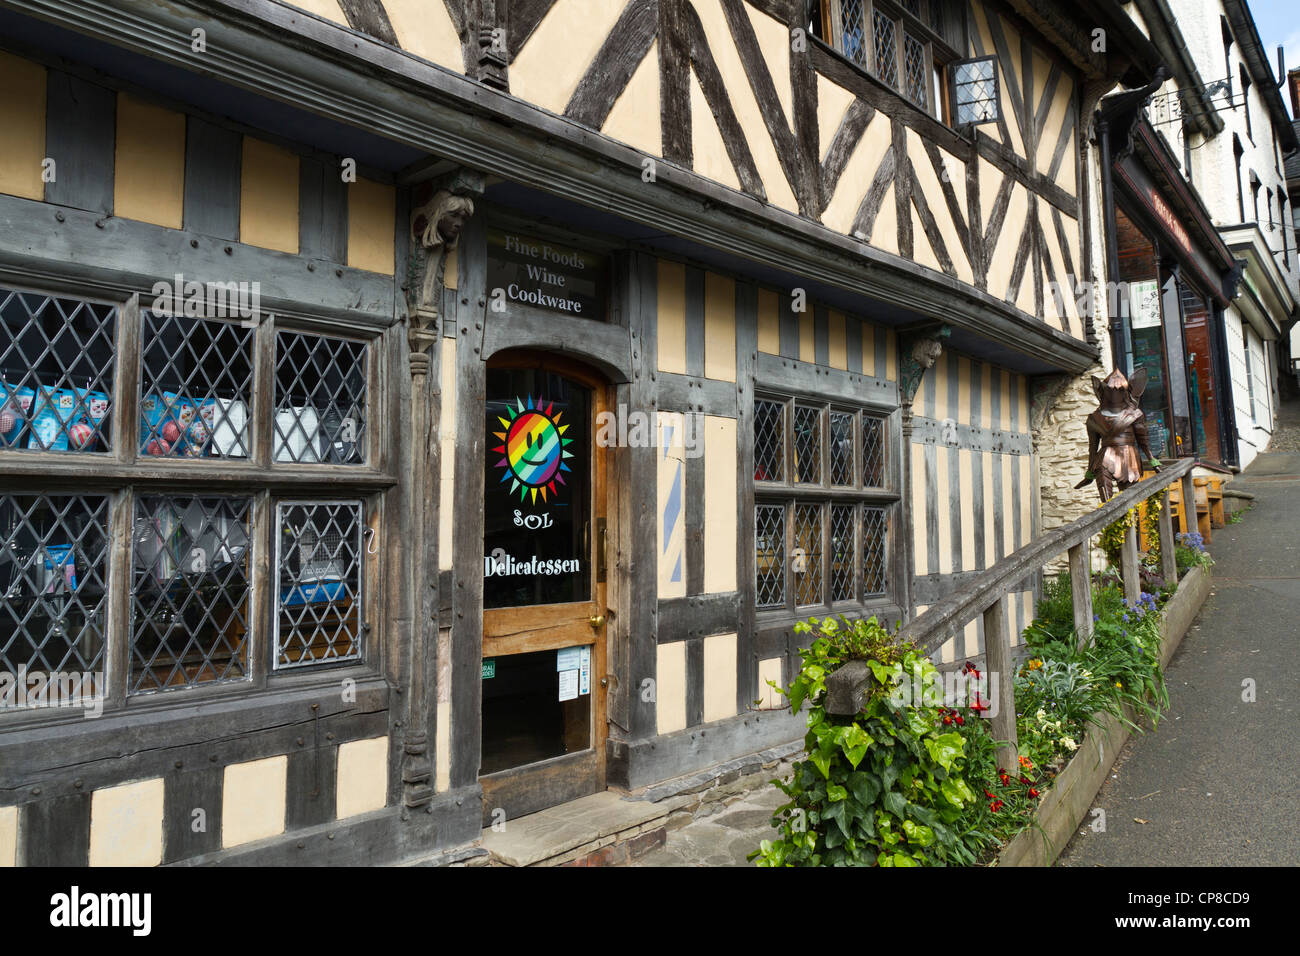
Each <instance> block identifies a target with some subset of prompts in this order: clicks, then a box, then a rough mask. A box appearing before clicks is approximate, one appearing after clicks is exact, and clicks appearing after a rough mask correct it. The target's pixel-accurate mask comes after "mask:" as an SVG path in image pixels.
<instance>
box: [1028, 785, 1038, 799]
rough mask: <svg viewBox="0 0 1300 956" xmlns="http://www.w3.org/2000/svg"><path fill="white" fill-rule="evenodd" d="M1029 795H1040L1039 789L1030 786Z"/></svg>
mask: <svg viewBox="0 0 1300 956" xmlns="http://www.w3.org/2000/svg"><path fill="white" fill-rule="evenodd" d="M1029 795H1030V796H1031V797H1037V796H1038V791H1037V790H1035V789H1034V788H1033V787H1030V788H1029Z"/></svg>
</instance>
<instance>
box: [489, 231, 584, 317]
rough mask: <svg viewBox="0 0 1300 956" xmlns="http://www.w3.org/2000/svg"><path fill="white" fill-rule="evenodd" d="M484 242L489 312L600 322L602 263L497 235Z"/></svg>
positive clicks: (551, 245) (543, 242) (540, 242)
mask: <svg viewBox="0 0 1300 956" xmlns="http://www.w3.org/2000/svg"><path fill="white" fill-rule="evenodd" d="M487 240H488V269H487V279H488V290H489V302H488V308H489V309H491V310H493V311H498V310H499V311H506V312H508V311H509V310H510V306H511V305H514V304H519V305H527V306H532V307H533V308H537V309H546V310H548V311H550V312H559V313H562V314H564V315H570V316H574V317H575V318H580V319H592V320H594V321H596V322H604V321H605V319H606V304H607V292H608V288H609V286H608V281H609V260H608V257H606V256H604V255H598V254H596V253H594V252H586V251H584V250H582V249H575V248H574V247H572V246H564V245H560V244H559V243H555V242H551V241H550V240H547V239H540V238H537V237H535V236H528V235H524V234H522V233H518V232H514V231H507V230H503V229H489V230H488V236H487Z"/></svg>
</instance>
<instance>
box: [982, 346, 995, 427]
mask: <svg viewBox="0 0 1300 956" xmlns="http://www.w3.org/2000/svg"><path fill="white" fill-rule="evenodd" d="M992 387H993V366H991V365H989V364H988V363H987V362H983V363H981V364H980V420H979V425H980V427H981V428H992V427H993V412H992V407H993V404H992V395H993V392H992V391H991V389H992Z"/></svg>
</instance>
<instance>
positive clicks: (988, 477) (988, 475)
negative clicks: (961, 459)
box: [980, 366, 1000, 568]
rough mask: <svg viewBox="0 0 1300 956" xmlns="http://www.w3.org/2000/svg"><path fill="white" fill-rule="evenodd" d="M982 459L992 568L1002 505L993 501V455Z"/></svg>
mask: <svg viewBox="0 0 1300 956" xmlns="http://www.w3.org/2000/svg"><path fill="white" fill-rule="evenodd" d="M987 367H988V366H985V368H987ZM980 458H981V459H982V461H983V467H982V468H981V471H982V473H983V474H982V480H983V482H984V567H986V568H991V567H993V565H995V564H997V561H998V557H999V556H998V555H996V554H994V550H995V545H996V539H995V538H994V535H993V519H994V516H995V515H997V513H998V507H999V505H1000V503H999V502H997V501H994V500H993V453H992V452H985V453H984V454H982V455H980Z"/></svg>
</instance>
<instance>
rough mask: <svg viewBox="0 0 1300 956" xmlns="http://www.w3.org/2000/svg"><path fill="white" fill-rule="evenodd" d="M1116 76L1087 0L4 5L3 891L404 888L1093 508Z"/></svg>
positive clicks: (616, 780)
mask: <svg viewBox="0 0 1300 956" xmlns="http://www.w3.org/2000/svg"><path fill="white" fill-rule="evenodd" d="M1156 65H1157V62H1156V56H1155V53H1154V50H1153V48H1152V47H1151V45H1150V43H1149V42H1148V41H1147V40H1146V39H1145V38H1144V37H1143V36H1142V34H1141V33H1140V32H1139V31H1138V30H1137V29H1136V28H1135V27H1134V26H1133V24H1132V22H1131V21H1130V20H1129V18H1128V17H1127V16H1125V15H1124V13H1123V11H1122V9H1121V8H1120V6H1119V4H1117V3H1111V2H1100V0H1083V2H1077V3H1070V4H1065V3H1057V2H1054V0H1048V2H1036V3H1032V4H1031V3H1026V2H1021V0H1010V2H1006V3H1003V2H1000V0H987V2H984V0H974V2H970V3H962V2H949V0H898V2H894V0H860V2H859V0H818V2H814V3H805V2H803V0H794V2H792V0H627V2H622V0H617V2H615V0H602V2H596V0H445V2H444V0H299V2H298V3H296V4H289V3H284V2H278V0H175V2H169V3H165V4H163V3H157V2H151V0H92V2H85V0H79V2H70V0H25V2H22V3H17V2H14V3H11V2H7V0H0V128H3V129H4V130H5V134H4V141H3V145H0V317H2V319H3V321H2V322H0V372H2V373H3V386H2V387H3V393H0V401H2V402H3V403H4V409H5V412H4V413H3V414H0V537H2V539H3V546H4V551H3V553H2V554H0V588H4V593H3V598H2V600H0V670H3V671H4V672H6V673H10V674H12V675H15V678H16V676H17V675H19V674H20V673H21V674H22V675H23V682H22V683H21V684H18V683H17V681H16V679H15V680H11V681H10V687H11V690H12V691H13V692H12V693H10V695H9V696H8V697H6V698H5V706H4V707H3V708H0V863H7V862H17V863H19V864H28V865H33V864H47V863H69V864H86V863H91V864H99V863H123V862H127V863H139V864H157V863H207V862H227V861H228V862H238V863H266V862H302V863H331V862H389V861H395V860H401V859H409V858H412V857H416V856H420V855H428V854H430V853H433V852H434V851H436V850H439V849H442V848H448V847H455V846H459V845H462V844H465V843H468V842H470V841H473V840H475V839H476V838H477V837H478V835H479V832H480V827H481V826H483V825H484V823H485V822H488V823H490V822H493V821H494V820H496V819H515V818H517V817H519V816H520V815H523V814H527V813H530V812H533V811H537V810H540V809H542V808H545V807H549V806H553V805H556V804H559V803H562V802H564V801H567V800H572V799H574V798H577V797H580V796H583V795H585V794H590V793H594V792H598V791H603V790H605V789H607V788H615V789H619V790H625V791H629V792H632V793H634V794H635V793H640V792H641V791H642V790H643V788H645V787H647V786H648V785H651V784H659V783H662V782H663V781H668V780H672V779H674V778H677V777H680V776H681V775H683V774H687V773H693V772H698V771H702V770H707V769H708V768H709V767H713V766H717V765H720V764H723V763H725V762H727V761H733V760H735V759H736V758H739V757H743V756H745V755H749V754H754V753H757V752H761V751H765V750H770V749H772V748H776V747H780V746H783V745H788V744H790V743H792V742H796V741H798V740H800V739H801V738H802V734H803V732H804V727H803V720H802V718H801V717H798V716H793V715H791V714H790V713H788V710H783V709H782V706H781V702H780V700H779V698H776V697H775V696H774V695H773V693H772V692H771V689H770V687H769V684H768V682H769V681H772V682H775V683H776V684H784V683H786V682H787V681H788V680H789V678H790V676H791V674H792V673H793V669H794V668H795V667H797V666H798V660H799V659H798V650H799V648H800V641H801V635H799V634H797V633H796V632H795V630H794V624H795V623H796V622H797V621H800V620H803V619H806V618H808V617H812V616H822V615H828V614H845V615H849V616H854V615H859V616H860V615H877V616H878V617H880V618H881V619H882V620H886V621H889V622H891V623H892V622H894V621H897V620H905V619H909V618H910V617H912V616H913V615H915V614H916V613H918V612H919V611H920V610H923V609H924V608H925V607H927V606H929V605H931V604H933V603H934V602H936V601H938V600H940V599H941V598H942V596H943V595H945V594H947V593H949V592H950V591H951V590H952V589H953V588H957V587H960V586H961V585H962V582H963V581H965V580H968V579H969V578H970V576H971V575H972V574H973V573H975V572H977V571H979V570H980V569H983V568H986V567H988V566H990V565H991V564H992V563H994V562H996V561H998V560H999V559H1000V558H1002V557H1004V556H1005V555H1007V554H1009V553H1011V552H1013V551H1015V550H1016V549H1017V548H1019V547H1021V546H1022V545H1024V544H1026V543H1027V542H1028V541H1029V540H1030V539H1031V538H1032V537H1033V536H1034V535H1035V534H1036V533H1037V531H1038V530H1039V529H1040V527H1042V526H1045V525H1047V524H1054V523H1058V522H1059V521H1060V520H1063V516H1064V515H1065V514H1066V513H1067V512H1068V511H1069V510H1070V509H1071V508H1073V509H1075V511H1076V513H1077V509H1079V508H1080V507H1087V504H1086V502H1083V501H1082V499H1081V498H1080V494H1082V493H1079V494H1075V493H1073V492H1071V491H1066V490H1062V489H1061V488H1059V487H1058V485H1059V484H1060V481H1061V480H1064V479H1063V477H1062V476H1063V475H1064V474H1065V471H1066V470H1067V469H1069V470H1070V475H1071V481H1070V484H1071V485H1072V484H1073V482H1074V481H1075V480H1077V477H1078V472H1079V470H1080V468H1081V465H1080V464H1079V461H1078V458H1077V457H1076V458H1075V459H1074V462H1073V464H1070V463H1069V462H1068V461H1067V460H1066V459H1067V458H1068V456H1069V455H1070V454H1075V452H1071V451H1070V450H1069V449H1070V448H1071V447H1077V446H1070V445H1069V442H1068V441H1066V440H1065V439H1064V438H1061V437H1060V436H1061V435H1064V431H1063V429H1065V424H1063V423H1061V422H1058V421H1057V420H1056V419H1055V418H1054V417H1053V415H1052V412H1051V408H1052V404H1053V402H1054V401H1056V400H1057V399H1058V397H1059V396H1060V395H1062V394H1064V392H1063V389H1064V388H1073V387H1075V386H1072V385H1070V383H1072V382H1076V381H1077V376H1079V375H1080V374H1081V373H1084V372H1086V371H1088V370H1094V369H1095V367H1096V366H1097V365H1098V363H1099V361H1100V360H1101V358H1102V356H1103V352H1105V351H1106V348H1107V346H1106V343H1105V341H1104V338H1105V328H1104V322H1105V313H1104V310H1102V311H1099V309H1103V306H1102V305H1090V304H1089V303H1090V302H1092V301H1093V300H1090V299H1088V298H1086V297H1080V296H1078V295H1077V294H1075V293H1076V291H1077V289H1078V288H1079V287H1080V285H1081V284H1082V283H1085V282H1089V281H1096V280H1098V279H1100V278H1104V265H1105V263H1104V252H1103V251H1102V250H1103V246H1102V245H1101V233H1100V231H1099V225H1098V223H1099V221H1100V217H1099V215H1098V210H1099V208H1100V203H1101V199H1100V197H1099V195H1098V187H1099V183H1100V179H1099V177H1098V174H1097V171H1098V169H1099V166H1098V160H1097V157H1096V148H1095V146H1093V145H1092V143H1091V142H1090V132H1089V131H1090V127H1091V123H1092V116H1093V112H1094V110H1095V108H1096V106H1097V103H1098V100H1099V98H1100V97H1101V96H1102V95H1103V94H1104V93H1106V92H1108V91H1110V90H1111V89H1112V88H1114V87H1115V86H1116V85H1122V86H1126V87H1137V88H1140V87H1142V86H1143V85H1145V84H1146V83H1148V82H1149V81H1150V80H1151V78H1152V75H1153V73H1154V70H1155V67H1156ZM1103 298H1104V297H1103ZM1054 429H1055V431H1054ZM1063 449H1064V450H1063ZM1063 456H1064V457H1063ZM1044 457H1046V458H1049V459H1051V461H1052V467H1053V468H1054V469H1055V470H1054V471H1052V472H1051V481H1050V483H1048V484H1046V485H1045V484H1044V482H1043V475H1044V474H1045V473H1046V472H1045V471H1044V467H1043V465H1044V462H1043V459H1044ZM1036 584H1037V582H1036V581H1035V580H1034V579H1032V578H1030V579H1027V580H1025V581H1024V582H1023V585H1022V586H1021V587H1020V589H1019V590H1018V591H1017V592H1016V593H1015V594H1014V595H1013V599H1012V602H1011V605H1010V606H1011V608H1012V610H1011V612H1010V613H1011V614H1012V615H1014V618H1013V619H1014V621H1015V622H1016V623H1017V624H1020V625H1023V624H1024V623H1026V622H1027V620H1028V619H1029V617H1030V616H1031V615H1032V610H1033V604H1032V601H1033V594H1034V589H1035V586H1036ZM1017 631H1018V628H1017ZM980 647H981V635H980V633H979V627H978V625H974V626H972V628H971V629H969V631H968V633H965V634H962V635H958V636H957V637H955V638H954V640H953V641H951V642H949V644H948V645H947V646H945V648H944V649H943V651H942V657H943V660H944V661H945V662H959V661H961V660H964V659H965V658H966V657H968V656H974V655H978V654H979V653H980ZM37 673H39V674H41V675H42V677H43V680H42V682H41V686H42V687H43V688H44V689H45V693H44V694H43V695H41V694H35V693H31V692H29V687H30V685H29V683H28V682H27V677H28V676H29V675H34V674H37ZM69 674H75V675H83V674H84V675H89V676H87V677H86V678H85V680H83V681H82V682H81V683H79V684H77V685H76V686H75V687H65V685H67V682H68V680H67V675H69ZM18 687H21V688H22V690H21V691H19V690H18ZM65 690H66V691H67V693H65V692H64V691H65ZM55 703H63V704H66V705H67V706H64V707H57V708H56V707H54V706H53V705H54V704H55ZM92 714H93V719H88V718H90V717H91V716H92Z"/></svg>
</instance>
